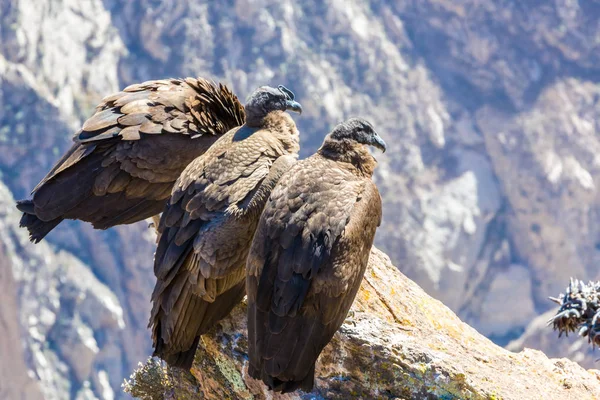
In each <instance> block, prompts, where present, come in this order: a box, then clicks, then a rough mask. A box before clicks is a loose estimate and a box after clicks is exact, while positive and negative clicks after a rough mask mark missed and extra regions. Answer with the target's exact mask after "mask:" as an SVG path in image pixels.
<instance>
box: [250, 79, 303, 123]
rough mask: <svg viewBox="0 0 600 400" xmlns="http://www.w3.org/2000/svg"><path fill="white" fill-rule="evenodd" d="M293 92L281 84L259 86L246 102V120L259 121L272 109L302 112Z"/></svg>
mask: <svg viewBox="0 0 600 400" xmlns="http://www.w3.org/2000/svg"><path fill="white" fill-rule="evenodd" d="M294 97H295V96H294V93H293V92H292V91H291V90H289V89H288V88H286V87H285V86H283V85H279V86H278V87H277V88H273V87H270V86H261V87H259V88H258V89H256V90H255V91H254V93H252V94H251V95H250V97H249V98H248V101H247V102H246V105H245V109H246V120H247V121H250V122H259V121H261V120H262V119H263V118H264V117H265V116H266V115H267V114H268V113H270V112H272V111H278V110H279V111H286V110H289V111H294V112H297V113H300V114H302V106H301V105H300V103H298V102H297V101H295V100H294Z"/></svg>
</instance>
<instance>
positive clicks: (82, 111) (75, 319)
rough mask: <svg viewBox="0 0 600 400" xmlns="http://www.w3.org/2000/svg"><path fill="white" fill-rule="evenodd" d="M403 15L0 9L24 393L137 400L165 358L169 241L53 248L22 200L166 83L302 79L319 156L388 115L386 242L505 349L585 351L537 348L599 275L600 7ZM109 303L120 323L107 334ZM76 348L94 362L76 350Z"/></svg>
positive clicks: (6, 298)
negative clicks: (137, 92) (121, 99)
mask: <svg viewBox="0 0 600 400" xmlns="http://www.w3.org/2000/svg"><path fill="white" fill-rule="evenodd" d="M391 3H393V4H390V2H384V1H379V0H370V1H350V2H348V1H337V0H330V1H327V2H319V1H303V2H289V1H284V2H281V1H274V0H272V1H270V0H260V1H257V0H235V1H234V0H230V1H225V2H203V1H199V0H184V1H178V2H168V1H161V0H132V1H127V2H119V1H114V0H90V1H87V2H79V1H76V0H61V1H53V0H39V1H36V2H31V1H27V0H0V110H1V111H0V172H1V180H2V182H3V184H4V185H5V186H6V187H7V188H8V190H4V191H2V192H1V194H2V198H1V199H0V200H1V204H4V205H5V207H6V213H5V214H4V215H2V216H0V222H1V223H2V224H3V226H6V227H7V228H6V229H7V232H11V233H10V234H7V235H3V237H2V238H0V242H1V246H0V247H1V248H2V251H1V252H0V254H1V255H2V263H3V264H4V265H6V266H10V267H11V268H10V270H11V272H12V274H10V273H8V272H6V271H5V272H4V273H3V274H2V275H1V279H2V287H3V288H5V290H4V291H3V292H2V294H1V296H2V301H1V302H0V303H2V306H1V307H2V310H4V309H6V310H7V312H6V313H4V312H3V313H2V314H1V315H2V318H5V319H6V320H7V321H9V322H7V323H6V325H5V326H6V331H7V337H9V338H11V339H10V343H13V344H8V343H9V342H8V341H7V342H6V343H7V344H6V345H5V343H4V342H3V343H2V344H1V347H0V349H3V350H2V351H7V352H9V353H8V354H11V356H10V357H11V358H12V357H14V359H15V360H19V361H16V362H15V364H14V367H13V364H11V365H5V364H4V362H3V361H1V360H5V359H7V358H4V357H2V358H1V359H0V371H2V372H3V374H7V376H8V377H12V378H14V379H15V382H19V385H20V387H23V388H28V389H23V390H19V391H18V392H19V393H29V394H31V397H35V396H34V395H35V394H36V393H38V394H39V393H43V394H44V396H45V397H46V398H66V397H69V396H71V397H76V396H80V397H81V396H84V397H85V396H88V397H91V396H95V397H98V398H111V397H112V396H113V395H114V396H116V397H118V396H120V388H119V386H120V383H121V381H122V378H123V377H124V376H125V375H127V371H130V370H131V369H132V368H133V366H134V365H135V364H136V363H137V362H138V361H141V360H143V359H145V357H146V356H147V354H148V353H149V334H148V332H147V330H146V322H147V316H148V310H149V303H148V299H149V294H150V292H151V288H152V281H153V280H152V252H153V240H154V239H153V237H152V234H151V232H150V231H148V230H147V229H146V226H145V224H144V223H140V224H137V225H135V226H128V227H122V228H119V229H114V230H111V231H107V232H97V231H93V230H92V229H90V227H89V226H87V225H84V224H79V223H68V224H65V226H63V227H61V228H59V229H58V230H57V231H56V232H55V233H53V234H52V235H50V237H49V238H48V239H49V240H48V243H47V244H45V245H40V246H37V247H35V246H32V245H29V244H27V243H26V241H25V240H24V236H23V234H22V233H20V232H18V230H17V229H16V226H15V224H16V221H17V218H18V217H17V215H16V214H15V213H14V212H13V211H12V208H11V207H10V204H12V198H11V194H12V196H13V197H16V198H21V197H24V196H26V194H27V191H28V190H29V189H31V188H32V187H33V186H34V185H35V184H36V183H37V181H38V180H39V179H40V178H41V177H42V176H43V174H44V173H45V171H46V170H47V169H48V168H49V167H50V166H51V164H52V163H53V162H54V160H55V159H56V158H57V157H58V155H59V154H60V153H61V152H62V151H63V150H64V149H65V148H66V147H67V146H68V145H69V141H70V138H71V135H72V133H73V132H74V131H75V130H76V129H77V128H78V126H79V124H80V123H81V121H82V120H83V119H84V118H85V117H86V116H87V115H89V113H90V112H91V110H92V109H93V107H94V106H95V104H96V103H97V102H98V101H99V100H100V98H101V97H102V96H103V95H105V94H108V93H110V92H112V91H115V90H117V89H118V88H119V87H123V86H125V85H127V84H129V83H132V82H136V81H142V80H146V79H153V78H160V77H165V76H189V75H191V76H198V75H199V76H210V77H213V78H214V79H216V80H222V81H224V82H226V83H228V84H230V85H231V87H232V88H233V89H234V90H235V92H236V93H238V94H239V95H240V96H241V97H242V98H244V97H245V96H246V95H247V94H248V93H249V92H250V91H251V90H253V89H254V88H255V87H256V86H258V85H262V84H265V83H271V84H280V83H281V84H285V85H286V86H288V87H290V88H292V89H293V90H294V91H295V92H296V95H297V98H298V99H299V100H300V101H301V102H302V104H303V106H304V109H305V112H304V114H303V115H302V117H300V118H298V119H297V121H298V124H299V126H300V129H301V132H302V133H301V137H302V148H303V150H302V151H303V154H304V155H306V154H309V153H311V152H313V151H314V150H315V149H316V147H317V146H318V145H319V144H320V142H321V140H322V137H323V135H324V134H325V133H326V132H327V131H328V129H329V128H330V127H331V126H332V125H333V124H335V123H337V122H339V121H340V120H341V119H343V118H346V117H349V116H353V115H357V114H359V115H362V116H364V117H366V118H368V119H370V120H372V122H373V123H374V125H375V126H376V127H377V130H378V131H379V132H380V133H381V135H382V136H383V137H384V138H385V139H386V140H387V142H388V143H390V149H389V151H388V152H387V153H386V154H385V155H383V156H377V157H378V159H379V161H380V166H379V168H378V172H377V177H376V179H377V184H378V186H379V187H380V188H381V191H382V193H383V197H384V213H385V215H384V223H383V226H382V227H381V228H380V230H379V232H378V237H377V243H378V245H379V246H380V247H381V248H382V249H384V250H385V251H386V252H387V253H388V254H389V255H390V257H391V258H392V260H393V261H394V263H395V265H397V266H398V267H399V268H400V269H401V270H402V271H403V272H404V273H405V274H406V275H407V276H408V277H409V278H411V279H414V280H415V281H416V282H417V283H418V284H419V285H421V286H422V287H423V288H424V289H425V290H426V291H427V292H428V293H430V294H431V295H433V296H434V297H436V298H438V299H439V300H441V301H443V302H444V304H447V305H448V306H449V307H450V308H451V309H452V310H454V311H456V312H457V314H458V315H459V316H460V317H461V318H462V319H464V320H466V321H467V322H468V323H470V324H471V325H473V326H474V327H475V328H476V329H478V330H479V331H481V332H482V333H483V334H485V335H487V336H489V337H491V338H493V339H494V340H495V341H497V342H498V343H500V344H507V343H508V342H509V341H510V340H513V339H515V340H516V341H515V342H513V344H512V346H516V347H515V348H518V347H519V346H520V344H522V343H527V345H528V346H533V347H537V348H541V349H542V350H545V351H546V350H548V351H554V350H552V349H559V348H564V347H557V345H556V340H555V339H552V338H550V337H548V336H544V340H530V341H526V339H527V338H534V337H539V335H541V333H540V329H541V328H540V325H539V324H530V321H531V319H532V318H533V317H535V316H536V315H538V314H541V313H543V312H546V311H547V310H548V309H549V308H550V307H552V304H551V303H550V302H548V301H547V300H545V299H546V297H547V296H548V295H556V294H557V293H559V292H560V290H561V289H562V286H563V284H564V282H565V281H566V277H568V276H570V275H574V276H578V277H579V278H582V279H586V280H587V279H598V278H599V273H598V270H597V268H596V266H597V265H598V261H599V260H598V258H599V257H600V250H599V249H600V245H599V240H600V239H599V238H600V231H599V228H598V227H597V224H596V223H595V221H597V220H598V214H599V213H600V208H599V203H598V200H597V198H598V196H597V186H598V183H599V182H598V179H599V178H598V174H597V170H598V165H599V160H598V157H597V155H596V154H597V153H598V147H599V146H600V141H599V139H598V137H597V135H596V134H595V132H596V130H597V127H596V124H597V122H596V121H598V120H599V118H598V117H599V115H598V114H599V113H600V108H599V106H598V101H599V99H600V96H598V94H599V91H598V83H597V82H598V80H599V77H600V74H599V71H598V67H597V65H598V62H597V61H598V60H597V59H596V58H597V57H598V54H599V53H598V51H597V50H598V48H597V47H598V44H597V41H596V39H595V38H596V37H597V36H598V31H597V30H598V29H599V28H598V24H596V23H595V21H597V20H598V16H599V15H600V7H599V6H598V5H596V3H593V2H555V3H543V4H542V3H539V4H533V3H532V4H531V5H527V4H523V2H521V1H517V0H505V1H500V2H498V1H491V0H477V1H475V0H473V1H468V2H462V3H460V4H457V2H453V1H441V0H423V1H422V0H419V1H411V0H402V1H397V2H391ZM16 243H19V244H18V245H17V244H16ZM11 249H13V250H11ZM32 259H36V260H40V261H39V262H33V263H32V262H30V260H32ZM32 265H33V266H32ZM72 265H73V266H72ZM25 270H27V271H29V272H28V273H27V274H25V273H24V272H23V271H25ZM73 271H77V272H73ZM70 273H73V274H75V275H68V274H70ZM78 274H79V275H78ZM84 274H85V275H84ZM69 276H71V278H69ZM74 276H80V277H81V278H74ZM69 279H71V281H74V282H71V281H70V280H69ZM63 281H65V282H71V283H69V284H63V283H61V282H63ZM53 282H54V283H53ZM84 284H85V285H87V286H85V285H84ZM82 285H84V286H82ZM72 286H76V288H75V289H73V288H72ZM50 288H54V289H50ZM84 292H85V293H94V294H89V295H87V294H86V295H85V296H84V295H81V293H84ZM74 293H75V294H74ZM77 293H79V294H77ZM81 296H84V297H85V298H86V299H92V298H97V299H98V300H97V301H96V300H94V301H96V303H94V302H91V303H90V302H89V301H91V300H89V301H88V303H86V301H87V300H86V301H83V300H80V297H81ZM105 298H110V299H113V300H114V302H115V307H112V306H111V307H107V306H106V304H105V302H104V299H105ZM80 301H83V303H85V304H88V305H85V306H83V305H81V303H80ZM111 301H112V300H111ZM29 303H31V304H29ZM34 303H35V304H36V305H35V306H34V305H33V304H34ZM94 304H95V305H94ZM80 307H84V309H86V310H88V311H84V309H80ZM85 307H87V308H85ZM94 307H97V309H96V308H94ZM104 309H106V310H107V311H106V312H107V313H109V314H110V315H112V316H111V317H106V318H107V319H106V321H113V322H105V323H104V322H103V323H102V324H100V325H97V324H96V322H97V321H96V320H95V318H89V319H90V320H86V318H87V317H85V315H86V314H85V313H86V312H88V313H96V312H98V313H100V314H102V313H103V312H105V311H101V310H104ZM117 309H119V310H121V311H120V312H116V311H115V310H117ZM8 310H12V311H11V312H8ZM515 310H516V311H515ZM115 313H116V314H115ZM87 315H92V314H87ZM93 315H95V314H93ZM119 315H120V317H117V316H119ZM103 324H104V325H103ZM3 329H4V328H3ZM524 331H526V334H525V336H523V337H521V335H522V333H523V332H524ZM31 332H39V335H38V336H36V335H37V333H35V334H32V333H31ZM536 335H537V336H536ZM19 337H23V339H20V340H19ZM34 337H37V339H35V340H34V339H33V338H34ZM92 339H93V341H92ZM519 339H520V340H519ZM19 341H20V343H21V346H22V347H19V346H17V345H16V344H15V343H18V342H19ZM92 342H95V345H92ZM36 343H37V344H36ZM76 343H80V344H81V346H83V347H81V349H84V350H85V349H87V350H85V351H83V350H81V354H86V356H85V357H77V356H76V355H77V354H79V353H80V351H79V350H77V351H75V353H73V352H71V354H70V349H76V348H78V347H77V346H80V345H79V344H77V345H76ZM36 346H37V347H36ZM44 351H46V353H44ZM40 354H46V356H45V358H46V359H47V360H51V361H47V360H46V361H45V362H41V363H40V361H39V359H40ZM555 355H561V356H569V357H575V358H576V359H577V360H578V361H580V362H581V363H582V364H584V365H586V366H588V367H589V366H592V365H594V362H593V360H594V359H595V358H597V356H594V355H593V354H591V353H590V352H589V350H580V349H578V348H577V347H576V346H573V347H569V348H568V349H565V350H564V353H561V354H555ZM45 371H46V372H45ZM3 378H4V375H3ZM36 382H38V383H37V384H36ZM49 382H52V383H49ZM111 393H112V394H111Z"/></svg>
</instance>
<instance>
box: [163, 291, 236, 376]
mask: <svg viewBox="0 0 600 400" xmlns="http://www.w3.org/2000/svg"><path fill="white" fill-rule="evenodd" d="M245 294H246V281H245V280H242V281H241V282H239V283H238V284H237V285H235V286H233V287H232V288H231V289H229V290H227V291H226V292H224V293H222V294H221V295H219V296H217V298H216V299H215V301H214V302H212V303H209V302H207V301H204V300H199V301H198V304H196V305H194V306H192V307H189V309H187V310H188V311H187V312H189V313H192V314H191V315H190V318H182V320H187V321H188V323H186V324H184V325H179V326H176V328H175V329H176V330H178V333H183V334H184V335H183V336H182V337H181V338H179V339H176V340H184V337H185V336H186V335H185V333H186V332H190V331H191V332H195V335H196V336H195V337H194V340H193V342H192V344H191V346H190V347H189V348H188V349H187V350H184V351H180V352H173V348H172V346H173V345H174V344H168V343H165V342H164V338H163V337H162V329H161V323H162V322H161V319H166V318H168V317H177V316H176V315H170V316H165V315H164V314H163V315H162V316H159V317H157V321H156V322H154V328H153V331H154V335H155V338H156V339H155V340H156V342H155V343H156V345H155V348H154V354H153V355H154V356H157V357H160V358H162V359H163V360H165V361H166V362H167V364H169V365H170V366H175V367H180V368H184V369H186V370H189V369H190V368H191V367H192V364H193V362H194V355H195V354H196V348H197V347H198V343H199V341H200V336H201V335H204V334H205V333H207V332H208V331H210V330H211V329H212V328H213V327H214V326H215V325H216V324H217V323H218V322H219V321H220V320H222V319H223V318H225V317H226V316H227V315H229V313H230V312H231V310H233V308H234V307H235V306H236V305H237V304H239V303H240V302H241V301H242V299H243V298H244V295H245ZM197 299H199V298H197ZM194 317H196V318H194ZM198 318H201V320H198ZM192 325H195V326H192ZM168 340H171V339H168ZM185 340H186V341H187V340H191V338H190V337H189V336H188V339H185ZM188 343H189V342H188ZM184 346H187V345H184ZM182 347H183V346H182ZM180 348H181V347H180Z"/></svg>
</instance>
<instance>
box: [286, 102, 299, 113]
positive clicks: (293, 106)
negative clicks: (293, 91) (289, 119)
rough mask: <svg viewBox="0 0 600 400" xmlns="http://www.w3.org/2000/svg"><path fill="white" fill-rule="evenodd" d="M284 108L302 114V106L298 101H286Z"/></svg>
mask: <svg viewBox="0 0 600 400" xmlns="http://www.w3.org/2000/svg"><path fill="white" fill-rule="evenodd" d="M285 109H286V110H288V111H293V112H297V113H298V114H302V106H301V105H300V103H298V102H297V101H294V100H288V101H286V103H285Z"/></svg>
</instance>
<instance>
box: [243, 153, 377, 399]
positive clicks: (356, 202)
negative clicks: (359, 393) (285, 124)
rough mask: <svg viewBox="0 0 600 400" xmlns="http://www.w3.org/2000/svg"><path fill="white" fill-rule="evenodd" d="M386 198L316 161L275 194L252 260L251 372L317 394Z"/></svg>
mask: <svg viewBox="0 0 600 400" xmlns="http://www.w3.org/2000/svg"><path fill="white" fill-rule="evenodd" d="M380 221H381V199H380V197H379V193H378V191H377V188H376V187H375V185H374V184H373V183H372V182H371V181H370V180H368V179H363V178H360V179H359V178H357V177H356V176H354V175H352V174H351V173H349V172H347V171H345V170H343V169H341V168H337V167H336V165H335V162H333V161H330V160H325V159H323V158H321V157H320V156H318V155H317V156H313V157H311V158H310V159H307V160H305V161H304V162H301V163H298V165H297V166H296V167H295V168H293V169H292V170H291V171H290V172H289V173H288V174H286V175H284V176H283V177H282V179H281V181H280V182H279V184H278V185H277V186H276V188H275V189H274V190H273V193H272V194H271V198H270V199H269V201H268V203H267V205H266V207H265V210H264V212H263V215H262V217H261V219H260V222H259V226H258V229H257V233H256V237H255V238H254V241H253V244H252V248H251V251H250V254H249V257H248V263H247V281H246V282H247V285H246V287H247V290H248V330H249V347H250V373H251V375H252V376H253V377H255V378H258V379H263V381H265V383H267V384H268V385H269V386H270V387H271V388H273V389H275V390H280V391H284V392H288V391H293V390H295V389H297V388H303V389H304V390H306V391H310V390H312V386H313V379H314V364H315V361H316V359H317V357H318V356H319V354H320V352H321V350H322V349H323V347H325V345H326V344H327V343H328V342H329V341H330V340H331V338H332V337H333V334H334V333H335V332H336V330H337V329H338V328H339V326H340V325H341V323H342V322H343V320H344V318H345V317H346V314H347V312H348V310H349V308H350V306H351V304H352V302H353V300H354V297H355V295H356V291H357V290H358V287H359V286H360V281H361V279H362V276H363V274H364V269H365V268H366V265H367V261H368V255H369V250H370V248H371V245H372V243H373V238H374V235H375V229H376V227H377V226H378V225H379V223H380Z"/></svg>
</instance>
